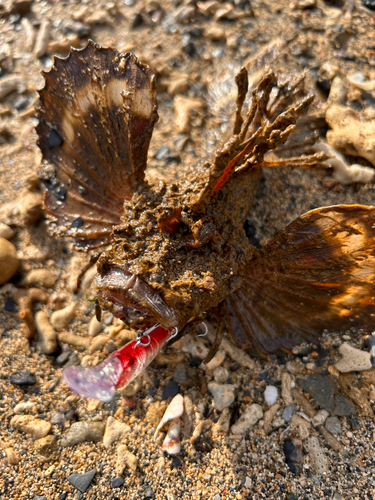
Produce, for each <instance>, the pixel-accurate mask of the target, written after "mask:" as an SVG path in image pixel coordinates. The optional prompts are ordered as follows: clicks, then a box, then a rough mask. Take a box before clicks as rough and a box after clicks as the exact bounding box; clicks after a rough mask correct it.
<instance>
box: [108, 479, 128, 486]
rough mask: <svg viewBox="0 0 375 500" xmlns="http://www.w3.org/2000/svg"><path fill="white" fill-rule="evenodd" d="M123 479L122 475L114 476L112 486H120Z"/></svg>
mask: <svg viewBox="0 0 375 500" xmlns="http://www.w3.org/2000/svg"><path fill="white" fill-rule="evenodd" d="M124 483H125V481H124V480H123V479H122V477H116V479H114V480H113V481H112V483H111V486H112V488H120V487H121V486H122V485H123V484H124Z"/></svg>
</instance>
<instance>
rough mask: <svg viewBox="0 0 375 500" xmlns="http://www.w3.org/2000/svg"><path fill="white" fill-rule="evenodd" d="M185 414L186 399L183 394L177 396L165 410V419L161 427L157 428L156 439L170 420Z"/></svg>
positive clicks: (160, 424) (162, 420) (161, 422)
mask: <svg viewBox="0 0 375 500" xmlns="http://www.w3.org/2000/svg"><path fill="white" fill-rule="evenodd" d="M183 413H184V398H183V396H182V395H181V394H176V396H175V397H174V398H173V399H172V401H171V402H170V403H169V405H168V408H167V409H166V410H165V413H164V415H163V418H162V419H161V421H160V423H159V425H158V426H157V428H156V431H155V434H154V437H155V438H156V436H157V435H158V433H159V432H160V430H161V428H162V427H163V426H164V425H165V424H166V423H168V422H169V421H170V420H173V419H175V418H179V417H182V415H183Z"/></svg>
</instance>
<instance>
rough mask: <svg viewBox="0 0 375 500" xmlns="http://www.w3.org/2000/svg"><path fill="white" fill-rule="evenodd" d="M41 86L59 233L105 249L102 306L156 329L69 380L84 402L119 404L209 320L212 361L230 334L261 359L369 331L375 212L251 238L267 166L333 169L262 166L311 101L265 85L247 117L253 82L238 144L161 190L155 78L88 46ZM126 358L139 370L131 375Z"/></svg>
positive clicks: (316, 219)
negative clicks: (154, 167) (152, 168)
mask: <svg viewBox="0 0 375 500" xmlns="http://www.w3.org/2000/svg"><path fill="white" fill-rule="evenodd" d="M44 78H45V87H44V88H43V89H42V90H41V91H40V92H39V94H40V104H39V109H38V117H39V125H38V126H37V132H38V134H39V141H38V144H39V147H40V149H41V151H42V153H43V158H44V160H46V162H47V163H48V165H47V167H46V168H44V170H43V171H42V178H43V179H44V182H45V184H46V186H47V190H46V191H45V196H44V204H45V208H46V210H47V211H48V212H49V213H50V214H52V216H53V217H54V222H53V223H52V225H51V229H52V231H53V232H54V233H55V234H56V235H59V236H65V237H69V238H71V239H72V240H73V242H74V246H75V248H76V249H80V250H86V251H87V250H90V249H92V248H97V247H101V246H107V249H106V250H104V251H103V252H102V253H101V254H100V256H99V259H98V261H97V275H96V281H95V287H96V295H97V299H98V303H99V306H100V307H101V308H105V309H108V310H110V311H111V312H112V313H113V314H114V316H115V317H117V318H121V319H122V320H123V321H124V323H125V324H126V325H127V326H128V327H130V328H133V329H135V330H141V331H142V330H145V329H146V330H147V329H150V328H151V331H149V333H147V336H148V337H147V338H150V339H151V342H150V344H149V346H142V342H141V344H139V343H138V344H137V347H135V345H134V344H132V343H130V344H128V346H125V347H124V348H123V349H124V351H123V350H120V351H118V352H117V353H115V354H114V355H112V356H111V357H110V358H109V360H108V361H105V362H104V364H103V365H101V366H99V367H95V368H94V369H92V371H91V372H90V371H88V369H87V368H74V369H67V371H65V379H66V380H67V381H68V383H69V384H70V385H71V386H72V387H73V388H74V389H78V390H80V391H81V392H83V394H85V395H87V396H90V397H93V395H97V394H99V395H100V393H101V391H102V390H103V391H104V393H105V394H104V398H108V397H109V395H110V394H113V390H114V388H116V387H119V385H120V384H121V383H125V382H126V381H128V380H129V377H130V375H131V374H133V373H139V370H140V369H141V367H144V366H146V363H147V361H145V359H150V360H151V358H152V357H153V356H154V353H155V349H156V347H157V348H158V349H159V348H161V347H162V345H163V343H164V342H165V341H166V340H167V339H168V338H169V336H170V335H171V332H175V331H177V330H178V332H180V334H183V333H184V331H185V330H186V328H187V327H189V325H191V324H193V322H194V321H201V320H202V319H203V318H205V317H210V316H214V317H216V318H217V328H216V330H217V339H216V340H215V342H214V345H213V349H212V351H211V354H210V355H211V356H212V355H213V353H214V352H215V349H217V347H218V345H219V343H220V335H221V332H223V329H224V325H226V326H227V329H228V330H229V332H230V333H231V335H232V338H233V339H234V340H235V341H236V342H237V343H238V344H239V345H240V346H242V347H244V348H249V347H250V346H254V347H255V348H256V349H257V350H259V351H261V352H263V353H269V352H275V351H277V350H279V349H283V350H286V351H289V350H291V349H292V347H293V346H294V345H295V344H297V343H300V342H302V341H308V342H315V341H317V339H318V338H319V335H320V333H321V332H322V331H323V330H324V329H334V330H337V329H345V330H347V329H348V328H350V327H351V326H360V327H362V328H371V329H374V327H375V301H374V297H375V280H374V276H375V246H374V242H375V208H374V207H366V206H361V205H338V206H331V207H323V208H318V209H316V210H312V211H310V212H308V213H306V214H304V215H302V216H301V217H299V218H297V219H296V220H295V221H294V222H292V223H291V224H290V225H288V226H287V227H286V228H285V229H284V230H282V231H281V232H280V234H279V235H277V236H276V237H275V238H273V239H272V240H271V241H270V242H269V243H267V244H266V245H265V246H264V247H263V248H261V249H256V248H254V247H252V246H251V245H250V244H249V242H248V239H247V237H246V233H245V231H244V227H243V226H244V222H245V220H246V216H247V213H248V211H249V209H250V207H251V203H252V201H253V200H254V197H255V193H256V190H257V187H258V182H259V179H260V176H261V168H262V167H272V168H276V167H284V166H290V167H303V168H311V167H313V166H314V165H316V164H317V163H319V162H321V161H322V160H324V155H322V154H319V153H315V154H314V155H310V156H309V155H306V156H301V157H299V158H289V159H287V160H274V159H270V156H269V155H267V153H268V152H270V151H276V153H277V148H278V146H280V145H282V144H284V143H285V142H286V141H287V139H288V138H289V136H290V134H291V133H292V132H293V130H294V129H295V127H296V122H297V119H298V118H299V117H300V116H301V114H303V113H304V112H306V110H307V108H308V106H309V104H310V103H311V101H312V99H313V97H312V96H307V97H304V98H303V99H301V100H299V101H298V102H296V103H295V104H293V99H294V98H295V97H296V95H297V87H296V85H290V86H287V85H286V86H283V87H280V86H278V84H277V80H276V77H275V76H274V75H273V73H269V74H267V75H265V76H264V78H263V79H262V80H261V82H260V83H259V85H258V86H257V87H256V88H255V89H254V90H253V91H252V95H251V101H250V105H249V107H248V109H247V110H246V111H244V110H243V108H244V107H245V99H246V96H247V94H248V76H247V71H246V70H245V69H242V70H241V71H240V72H239V74H238V75H237V76H236V84H237V110H236V114H235V120H234V127H233V134H232V136H231V137H230V139H229V140H228V141H227V142H226V143H225V144H224V146H223V147H221V148H220V149H218V151H217V152H216V154H215V155H214V158H212V159H211V160H208V161H205V162H202V163H200V164H199V165H197V166H196V167H195V168H193V169H191V170H190V171H189V172H188V173H187V174H186V175H185V177H184V178H183V179H181V181H180V182H179V183H178V184H169V185H167V184H165V183H164V182H159V183H157V184H156V185H150V184H149V183H148V182H147V181H146V179H145V175H144V174H145V170H146V166H147V153H148V147H149V144H150V140H151V135H152V131H153V127H154V125H155V123H156V121H157V119H158V115H157V102H156V90H155V76H154V74H153V73H152V71H151V70H150V68H149V67H148V66H145V65H143V64H141V63H140V62H139V61H138V59H137V58H136V57H135V56H134V55H133V54H130V53H126V54H121V53H118V52H117V51H115V50H113V49H111V48H106V49H104V48H102V47H100V46H98V45H96V44H95V43H93V42H91V41H90V42H89V43H88V45H87V47H86V48H84V49H82V50H74V49H72V50H71V52H70V54H69V56H68V57H67V58H66V59H59V58H55V59H54V66H53V67H52V69H51V71H49V72H47V73H44ZM243 114H244V117H243ZM266 155H267V156H266ZM108 245H110V246H109V247H108ZM158 324H160V325H161V326H157V327H155V328H154V325H158ZM153 328H154V329H153ZM162 330H163V331H162ZM154 335H155V339H154V337H153V336H154ZM162 337H163V338H164V341H162V340H161V339H162ZM154 340H155V342H154ZM143 343H144V342H143ZM147 349H149V352H148V351H147ZM125 354H126V356H128V355H129V356H132V357H133V358H132V359H133V361H129V362H127V363H128V364H127V363H123V361H122V356H125ZM143 356H146V357H145V358H143ZM127 359H128V358H127ZM118 361H119V362H118ZM138 361H139V362H138ZM130 366H131V367H132V368H131V370H130V371H128V372H127V374H128V375H125V374H124V373H125V372H126V370H128V367H130ZM134 366H137V368H136V369H135V368H134ZM133 368H134V371H132V370H133ZM68 370H69V371H68ZM79 370H81V371H79ZM122 370H123V372H122ZM90 373H91V374H92V377H93V378H91V381H92V383H91V384H89V385H87V386H86V387H85V383H84V379H85V377H86V378H90V377H91V375H90ZM107 377H108V379H111V383H110V384H109V386H110V387H108V386H105V380H106V378H107ZM103 384H104V386H105V387H104V389H103V388H102V385H103ZM96 385H97V386H98V389H97V390H96V388H95V386H96ZM88 387H89V388H88Z"/></svg>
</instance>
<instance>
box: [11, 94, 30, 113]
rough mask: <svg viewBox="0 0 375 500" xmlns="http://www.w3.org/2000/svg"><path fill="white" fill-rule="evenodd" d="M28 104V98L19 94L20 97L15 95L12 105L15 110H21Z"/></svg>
mask: <svg viewBox="0 0 375 500" xmlns="http://www.w3.org/2000/svg"><path fill="white" fill-rule="evenodd" d="M28 104H29V99H28V98H27V97H25V96H23V95H21V96H20V97H17V99H16V100H15V101H14V103H13V107H14V108H15V109H16V110H17V111H22V110H23V109H25V108H26V107H27V105H28Z"/></svg>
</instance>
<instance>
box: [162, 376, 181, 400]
mask: <svg viewBox="0 0 375 500" xmlns="http://www.w3.org/2000/svg"><path fill="white" fill-rule="evenodd" d="M179 392H180V388H179V386H178V384H177V382H175V381H174V380H171V381H170V382H168V384H167V385H166V386H165V387H164V389H163V396H162V398H163V400H164V399H168V398H174V397H175V396H176V394H178V393H179Z"/></svg>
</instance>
